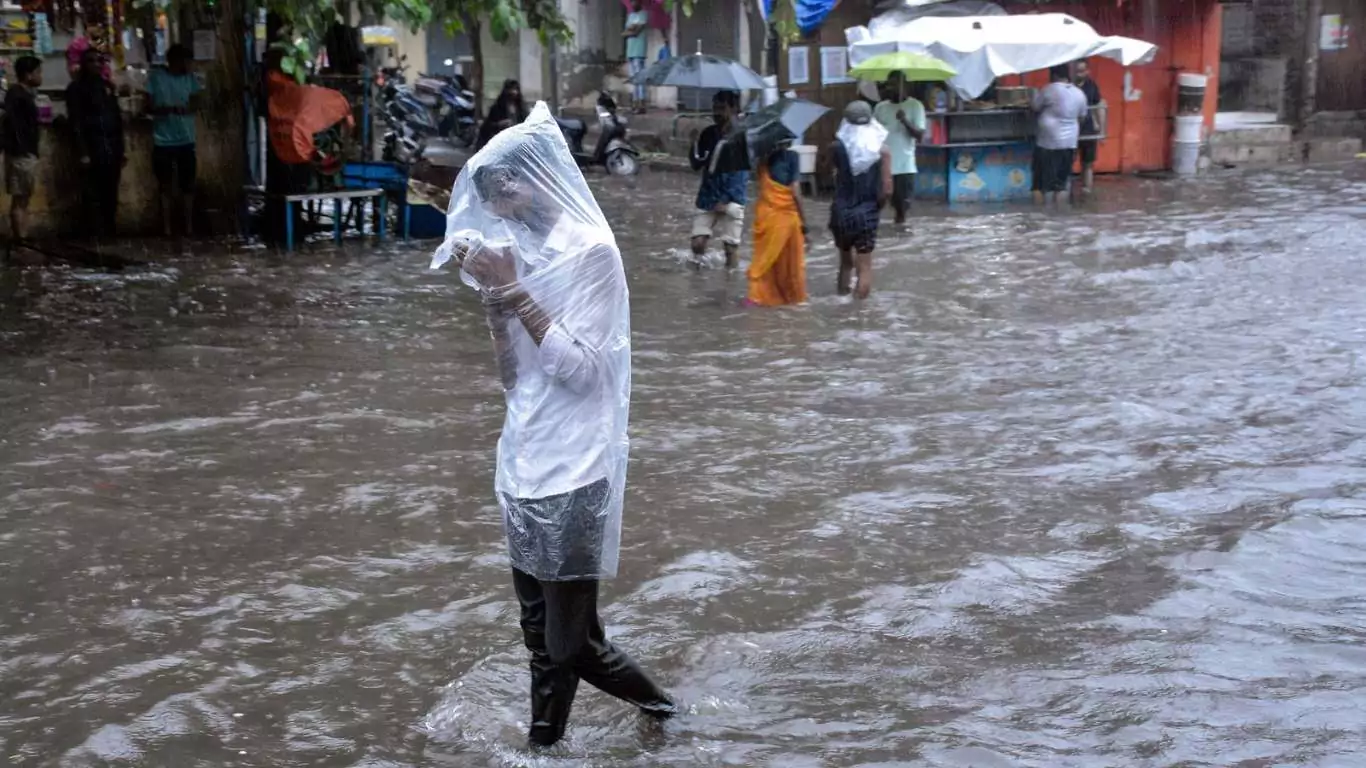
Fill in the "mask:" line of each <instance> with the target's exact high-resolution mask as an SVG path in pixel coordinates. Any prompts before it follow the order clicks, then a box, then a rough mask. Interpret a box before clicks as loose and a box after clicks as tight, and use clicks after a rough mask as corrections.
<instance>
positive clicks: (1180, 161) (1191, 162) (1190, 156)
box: [1172, 141, 1200, 176]
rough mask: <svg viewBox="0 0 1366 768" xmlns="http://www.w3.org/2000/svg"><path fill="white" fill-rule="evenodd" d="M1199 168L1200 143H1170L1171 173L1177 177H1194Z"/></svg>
mask: <svg viewBox="0 0 1366 768" xmlns="http://www.w3.org/2000/svg"><path fill="white" fill-rule="evenodd" d="M1199 167H1200V142H1198V141H1194V142H1191V141H1173V142H1172V171H1173V172H1175V173H1176V175H1178V176H1194V175H1195V172H1196V171H1197V170H1198V169H1199Z"/></svg>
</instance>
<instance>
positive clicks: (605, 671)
mask: <svg viewBox="0 0 1366 768" xmlns="http://www.w3.org/2000/svg"><path fill="white" fill-rule="evenodd" d="M574 671H575V672H577V673H578V675H579V677H582V678H583V679H584V681H586V682H587V683H588V684H589V685H591V686H593V687H594V688H597V689H598V690H600V691H602V692H603V693H606V694H608V695H611V696H615V697H617V698H618V699H621V700H623V701H627V702H630V703H632V704H634V705H636V706H637V707H640V710H641V711H642V712H644V713H645V714H647V715H650V716H651V717H658V718H667V717H672V716H673V715H674V714H676V713H677V711H678V708H677V707H676V706H674V703H673V700H672V699H670V698H669V695H668V694H667V693H665V692H664V689H662V688H660V687H659V685H658V684H657V683H655V681H654V680H653V679H651V678H650V676H649V675H648V674H646V673H645V670H643V669H641V668H640V665H639V664H637V663H636V660H635V659H633V658H631V655H630V654H629V653H626V652H625V651H623V650H621V649H620V648H617V647H616V646H615V645H613V644H612V643H611V642H609V641H608V640H607V638H606V633H605V632H604V631H603V628H602V622H600V621H598V620H597V617H596V616H595V617H594V620H593V623H592V625H591V627H590V629H589V633H588V643H587V644H586V645H585V646H584V649H583V651H582V652H581V653H580V654H579V657H578V659H577V661H576V663H575V664H574Z"/></svg>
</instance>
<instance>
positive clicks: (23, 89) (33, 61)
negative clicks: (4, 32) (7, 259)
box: [0, 56, 43, 243]
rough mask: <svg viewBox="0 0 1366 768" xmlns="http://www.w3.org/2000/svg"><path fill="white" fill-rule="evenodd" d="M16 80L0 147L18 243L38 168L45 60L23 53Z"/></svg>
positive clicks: (8, 97) (25, 234) (12, 226)
mask: <svg viewBox="0 0 1366 768" xmlns="http://www.w3.org/2000/svg"><path fill="white" fill-rule="evenodd" d="M14 78H15V80H14V84H13V85H11V86H10V88H9V90H8V91H6V92H5V118H4V132H3V135H0V149H3V150H4V152H5V191H6V192H9V196H10V207H9V226H10V232H9V234H10V238H11V239H12V240H13V242H15V243H20V242H23V241H24V240H25V239H26V238H27V237H28V203H29V200H30V199H31V198H32V197H33V184H34V176H35V175H36V174H37V171H38V102H37V101H36V99H35V97H36V96H37V91H38V87H39V86H41V85H42V84H43V62H42V61H41V60H39V59H38V58H36V57H34V56H21V57H19V59H18V60H17V61H15V62H14Z"/></svg>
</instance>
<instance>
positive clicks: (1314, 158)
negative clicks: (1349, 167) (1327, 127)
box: [1304, 136, 1361, 163]
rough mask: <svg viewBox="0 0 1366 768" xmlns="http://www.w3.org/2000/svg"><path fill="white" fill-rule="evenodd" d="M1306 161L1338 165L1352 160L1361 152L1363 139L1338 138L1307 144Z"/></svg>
mask: <svg viewBox="0 0 1366 768" xmlns="http://www.w3.org/2000/svg"><path fill="white" fill-rule="evenodd" d="M1305 144H1306V145H1307V149H1306V151H1305V155H1304V157H1305V159H1306V160H1308V161H1309V162H1311V163H1336V162H1341V161H1343V160H1352V159H1354V158H1355V157H1356V156H1357V155H1358V154H1359V153H1360V152H1361V139H1357V138H1352V137H1349V136H1336V137H1331V138H1323V139H1310V140H1308V141H1307V142H1305Z"/></svg>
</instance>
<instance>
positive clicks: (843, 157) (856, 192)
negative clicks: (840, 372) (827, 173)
mask: <svg viewBox="0 0 1366 768" xmlns="http://www.w3.org/2000/svg"><path fill="white" fill-rule="evenodd" d="M886 138H887V129H886V128H883V127H882V126H881V125H879V124H877V123H874V122H873V109H872V107H870V106H868V102H866V101H854V102H850V103H849V106H847V107H845V108H844V122H843V123H841V124H840V128H839V131H838V132H837V133H836V134H835V142H834V143H833V144H831V145H830V157H831V164H832V165H833V166H834V169H835V199H834V200H833V201H831V203H830V234H831V235H833V236H834V238H835V247H836V248H837V249H839V252H840V270H839V277H838V278H837V279H836V284H835V289H836V291H837V292H838V293H839V294H840V295H841V296H844V295H847V294H848V293H849V292H850V290H851V281H852V278H853V277H854V274H855V273H857V275H858V288H857V289H856V290H854V298H856V299H866V298H868V294H869V293H870V292H871V291H872V290H873V248H875V247H876V246H877V225H878V219H879V217H880V214H881V211H882V206H884V205H886V204H887V198H888V197H890V196H891V194H892V157H891V153H890V151H889V150H888V149H887V146H886V144H885V141H886Z"/></svg>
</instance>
